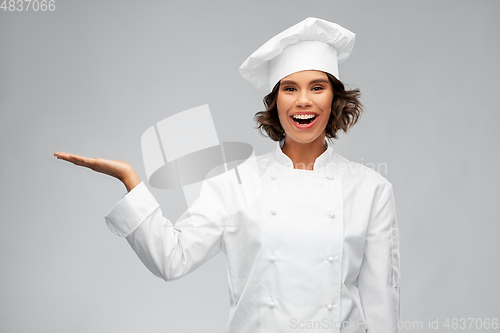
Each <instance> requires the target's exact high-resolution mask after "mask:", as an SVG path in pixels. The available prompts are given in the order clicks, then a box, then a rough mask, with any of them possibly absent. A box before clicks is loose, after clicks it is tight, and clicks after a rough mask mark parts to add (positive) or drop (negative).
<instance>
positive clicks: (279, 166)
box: [105, 140, 400, 333]
mask: <svg viewBox="0 0 500 333" xmlns="http://www.w3.org/2000/svg"><path fill="white" fill-rule="evenodd" d="M283 143H284V141H283V140H281V141H280V142H277V143H276V146H275V148H274V150H273V151H272V152H269V153H267V154H265V155H261V156H257V159H256V160H257V163H258V168H259V177H258V178H259V179H252V180H251V181H253V182H256V183H257V182H259V184H260V185H261V190H262V192H261V193H260V195H259V198H258V199H257V200H256V201H255V202H253V203H252V204H250V205H248V206H247V207H245V208H244V209H241V210H240V211H237V212H235V213H232V214H225V212H228V211H230V210H231V209H230V206H231V205H234V204H235V202H236V201H237V200H239V199H238V193H236V186H237V184H238V182H236V181H231V180H221V179H222V178H221V177H213V178H211V179H208V180H205V181H204V182H203V185H202V187H201V192H200V196H199V198H198V199H197V200H196V201H195V202H194V203H193V205H192V206H191V207H190V208H189V209H188V210H187V211H186V212H185V213H184V214H183V215H182V216H181V217H180V218H179V219H178V221H177V222H176V223H175V225H174V224H172V222H171V221H170V220H168V219H167V218H165V217H164V216H163V215H162V211H161V209H160V206H159V204H158V202H157V201H156V200H155V198H154V197H153V195H152V194H151V192H150V191H149V190H148V188H147V187H146V185H145V184H144V183H142V182H141V183H140V184H139V185H137V186H136V187H135V188H133V189H132V190H131V191H130V192H129V193H127V194H126V195H125V196H124V197H122V198H121V200H120V201H118V202H117V203H116V204H115V205H114V207H113V208H112V209H111V210H110V211H109V212H108V214H106V216H105V220H106V223H107V225H108V227H109V228H110V229H111V230H112V231H113V232H114V233H115V234H117V235H119V236H122V237H126V239H127V241H128V243H129V244H130V246H131V247H132V249H133V250H134V251H135V252H136V254H137V255H138V257H139V258H140V260H141V261H142V262H143V263H144V265H145V266H146V267H147V268H148V269H149V270H150V271H151V272H152V273H153V274H154V275H156V276H158V277H160V278H162V279H164V280H165V281H171V280H175V279H178V278H180V277H182V276H184V275H186V274H188V273H190V272H192V271H193V270H195V269H196V268H198V267H199V266H200V265H202V264H203V263H205V262H206V261H208V260H209V259H210V258H212V257H213V256H215V255H216V254H217V253H219V252H220V251H222V252H224V254H225V255H226V263H227V277H228V282H229V295H230V298H229V302H230V313H229V322H228V325H227V332H231V333H233V332H234V333H246V332H249V333H250V332H251V333H267V332H269V333H281V332H369V333H375V332H381V333H394V332H398V329H397V323H398V321H399V287H400V263H399V229H398V225H397V221H396V212H395V205H394V197H393V189H392V185H391V183H390V182H389V181H387V180H386V179H385V178H384V177H383V176H381V175H380V174H379V173H377V172H376V171H374V170H372V169H371V168H368V167H366V166H363V165H361V164H358V163H354V162H351V161H348V160H347V159H345V158H343V157H341V156H340V155H339V154H337V153H336V152H335V151H334V150H333V149H332V147H331V146H329V145H328V143H327V149H326V151H325V152H323V153H322V154H321V155H320V156H319V157H318V158H317V159H316V161H315V163H314V166H313V170H304V169H294V167H293V162H292V160H291V159H290V158H289V157H288V156H287V155H285V154H284V153H283V151H282V149H281V147H282V145H283ZM256 178H257V177H256ZM239 181H240V182H241V179H239ZM243 181H245V179H243ZM246 181H248V179H247V180H246Z"/></svg>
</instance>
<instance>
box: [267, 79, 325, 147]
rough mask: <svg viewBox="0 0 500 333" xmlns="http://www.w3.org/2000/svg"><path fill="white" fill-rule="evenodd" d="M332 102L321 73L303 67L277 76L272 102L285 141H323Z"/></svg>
mask: <svg viewBox="0 0 500 333" xmlns="http://www.w3.org/2000/svg"><path fill="white" fill-rule="evenodd" d="M332 101H333V90H332V86H331V84H330V81H329V80H328V76H327V75H326V74H325V73H324V72H321V71H315V70H307V71H301V72H296V73H293V74H290V75H288V76H286V77H284V78H283V79H281V81H280V87H279V91H278V97H277V99H276V105H277V108H278V116H279V119H280V123H281V126H282V127H283V129H284V130H285V141H286V142H289V140H292V141H296V142H298V143H311V142H313V141H315V140H322V141H324V137H325V133H326V125H327V124H328V120H329V118H330V114H331V107H332Z"/></svg>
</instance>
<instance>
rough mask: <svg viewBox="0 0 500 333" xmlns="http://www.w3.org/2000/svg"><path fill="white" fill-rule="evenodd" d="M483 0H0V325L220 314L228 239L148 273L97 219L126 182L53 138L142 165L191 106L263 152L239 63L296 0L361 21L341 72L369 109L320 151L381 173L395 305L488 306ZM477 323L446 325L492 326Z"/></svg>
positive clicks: (492, 104)
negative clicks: (394, 220)
mask: <svg viewBox="0 0 500 333" xmlns="http://www.w3.org/2000/svg"><path fill="white" fill-rule="evenodd" d="M499 14H500V2H498V1H456V0H453V1H435V0H433V1H428V0H426V1H422V0H419V1H380V0H377V1H227V2H221V1H176V2H172V1H170V2H167V1H142V2H139V1H60V0H58V1H56V9H55V11H53V12H41V11H39V12H34V11H33V10H28V11H23V12H10V11H8V10H7V11H4V10H1V11H0V110H1V114H0V145H1V158H0V163H1V164H0V181H1V184H2V191H1V192H0V205H1V209H0V218H1V230H2V231H1V233H0V264H1V265H0V267H1V268H0V280H1V286H0V331H1V332H37V333H39V332H50V333H56V332H93V333H96V332H123V333H126V332H224V331H225V327H226V322H227V318H228V309H229V296H228V286H227V276H226V267H225V258H224V255H223V254H219V255H217V256H216V257H215V258H213V259H212V260H211V261H210V262H208V263H207V264H205V265H203V266H202V267H200V268H199V269H198V270H196V271H195V272H193V273H191V274H189V275H187V276H185V277H183V278H182V279H179V280H176V281H172V282H168V283H166V282H164V281H163V280H161V279H159V278H157V277H155V276H154V275H152V274H151V273H150V272H149V271H148V270H147V269H146V267H145V266H144V265H143V264H142V263H141V262H140V260H139V259H138V258H137V256H136V255H135V253H134V252H133V250H132V249H131V248H130V246H129V245H128V244H127V242H126V240H125V239H123V238H120V237H118V236H116V235H114V234H113V233H112V232H111V231H110V230H108V228H107V226H106V224H105V222H104V215H105V214H106V213H107V212H108V211H109V210H110V209H111V207H112V206H113V205H114V204H115V203H116V202H117V201H118V200H119V199H120V198H121V197H122V196H123V195H124V194H125V193H126V189H125V187H124V186H123V185H122V184H121V183H120V182H119V181H118V180H116V179H114V178H111V177H108V176H105V175H102V174H97V173H95V172H93V171H91V170H88V169H84V168H81V167H77V166H74V165H72V164H70V163H68V162H65V161H60V160H56V158H55V157H53V156H52V154H53V153H54V152H55V151H66V152H70V153H75V154H79V155H83V156H88V157H105V158H109V159H120V160H126V161H128V162H130V163H131V164H132V165H133V166H134V167H135V168H136V170H137V171H138V173H139V175H140V176H141V179H143V180H146V176H145V171H144V165H143V162H142V156H141V147H140V144H141V141H140V138H141V135H142V133H143V132H144V131H145V130H146V129H147V128H148V127H150V126H152V125H153V124H154V123H156V122H158V121H159V120H161V119H164V118H166V117H168V116H170V115H173V114H175V113H177V112H180V111H183V110H186V109H189V108H193V107H196V106H199V105H203V104H209V105H210V110H211V113H212V117H213V120H214V123H215V126H216V128H217V133H218V136H219V140H220V141H221V142H223V141H236V142H246V143H249V144H251V145H252V146H253V147H254V149H255V151H256V153H257V154H258V155H260V154H264V153H266V152H268V151H270V150H271V149H272V148H273V145H274V142H272V141H271V140H270V139H268V138H264V137H261V136H260V135H259V133H258V131H257V130H256V129H254V128H253V126H254V122H253V120H252V117H253V115H254V114H255V113H256V112H257V111H260V110H262V109H263V105H262V98H263V96H264V94H265V92H264V91H258V90H256V89H255V88H253V87H252V86H251V85H250V84H249V83H247V82H246V81H245V80H243V79H242V78H241V77H240V76H239V73H238V67H239V66H240V65H241V63H242V62H243V61H244V60H245V59H246V57H247V56H248V55H249V54H250V53H251V52H253V51H254V50H255V49H256V48H257V47H258V46H260V45H261V44H262V43H263V42H265V41H266V40H267V39H269V38H270V37H272V36H274V35H275V34H276V33H278V32H280V31H282V30H283V29H285V28H287V27H289V26H291V25H293V24H295V23H297V22H299V21H301V20H302V19H304V18H306V17H308V16H316V17H320V18H324V19H327V20H330V21H334V22H337V23H339V24H341V25H342V26H344V27H346V28H348V29H350V30H352V31H353V32H355V33H356V34H357V37H356V43H355V46H354V51H353V53H352V56H351V57H350V58H349V59H348V60H347V61H345V62H344V63H342V64H341V65H340V75H341V79H342V80H343V81H344V82H345V83H346V84H347V85H348V87H350V88H354V87H359V88H360V89H361V92H362V101H363V103H364V105H365V107H366V112H365V114H364V115H363V116H362V118H361V121H360V122H359V123H358V124H357V125H356V126H355V127H354V128H353V129H352V130H351V131H350V133H349V134H348V135H344V134H342V135H341V136H340V139H339V140H337V141H336V143H335V144H334V149H335V150H336V151H337V152H338V153H339V154H340V155H342V156H344V157H346V158H348V159H350V160H352V161H355V162H358V163H362V164H364V165H367V166H370V167H373V168H375V169H376V170H377V171H379V172H380V173H382V175H383V176H384V177H386V178H387V179H388V180H389V181H390V182H392V184H393V186H394V194H395V200H396V210H397V216H398V221H399V226H400V233H401V266H402V286H401V320H402V321H403V322H405V323H407V322H410V323H413V322H419V321H420V322H422V324H423V328H421V327H420V328H419V327H413V328H411V327H412V326H411V325H414V324H411V325H410V326H408V328H407V329H403V330H401V331H404V332H423V331H432V332H445V331H450V330H451V327H450V330H446V329H445V327H444V326H443V325H444V324H445V321H446V319H450V320H451V319H452V318H458V319H460V318H474V319H480V320H481V321H483V322H484V320H485V319H486V318H490V320H491V319H493V318H499V317H500V311H499V309H500V300H499V296H500V294H499V291H500V288H499V284H498V281H499V280H500V273H499V267H498V263H499V262H500V251H499V250H500V246H499V242H498V234H499V231H500V224H499V222H500V221H499V218H498V216H499V215H500V212H499V207H500V205H499V204H498V197H499V196H498V189H499V186H500V182H499V176H498V165H499V162H500V161H499V156H498V151H499V150H498V142H500V131H498V129H497V127H498V124H499V121H500V116H499V113H498V111H499V110H498V109H499V105H500V98H499V96H500V94H499V93H498V89H499V84H498V79H497V78H498V77H499V76H500V66H499V65H498V54H499V52H500V40H499V38H498V32H499V31H500V23H499V22H500V21H499V20H498V15H499ZM150 189H151V191H152V193H153V194H154V195H155V197H156V198H157V200H158V201H159V202H160V205H161V207H162V210H163V212H164V215H165V217H167V218H169V219H170V220H172V221H176V220H177V218H178V217H179V216H180V215H181V214H182V213H183V212H184V210H185V209H186V208H187V207H186V206H185V205H184V206H183V205H182V203H183V202H184V200H183V198H182V191H181V190H158V189H155V188H151V187H150ZM429 321H431V322H436V321H438V325H439V326H438V327H437V328H436V329H429V328H428V325H429ZM450 324H451V321H450ZM406 325H408V324H406ZM417 325H418V324H417ZM474 327H475V326H473V327H472V328H471V329H470V330H469V329H467V330H461V331H463V332H467V331H470V332H483V331H484V332H493V331H495V330H493V329H492V328H490V329H484V328H483V329H476V328H474Z"/></svg>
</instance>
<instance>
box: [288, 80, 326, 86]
mask: <svg viewBox="0 0 500 333" xmlns="http://www.w3.org/2000/svg"><path fill="white" fill-rule="evenodd" d="M316 83H326V84H329V83H330V81H328V80H326V79H316V80H312V81H311V82H309V84H316ZM280 84H283V85H284V84H297V82H295V81H292V80H285V81H281V83H280Z"/></svg>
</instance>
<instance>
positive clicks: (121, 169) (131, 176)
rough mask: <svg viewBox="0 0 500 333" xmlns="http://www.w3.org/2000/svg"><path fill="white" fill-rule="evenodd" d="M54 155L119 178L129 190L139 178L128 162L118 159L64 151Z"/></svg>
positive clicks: (139, 180)
mask: <svg viewBox="0 0 500 333" xmlns="http://www.w3.org/2000/svg"><path fill="white" fill-rule="evenodd" d="M54 156H56V157H57V158H58V159H62V160H65V161H68V162H71V163H73V164H75V165H79V166H83V167H87V168H89V169H92V170H94V171H96V172H100V173H104V174H106V175H109V176H112V177H115V178H117V179H119V180H120V181H121V182H122V183H123V184H124V185H125V187H126V188H127V190H128V191H129V192H130V191H131V190H132V189H133V188H134V187H136V186H137V185H138V184H139V183H140V182H141V179H140V178H139V175H138V174H137V172H135V170H134V168H133V167H132V166H131V165H130V163H128V162H125V161H120V160H107V159H105V158H100V157H83V156H78V155H75V154H68V153H65V152H61V151H59V152H55V153H54Z"/></svg>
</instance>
